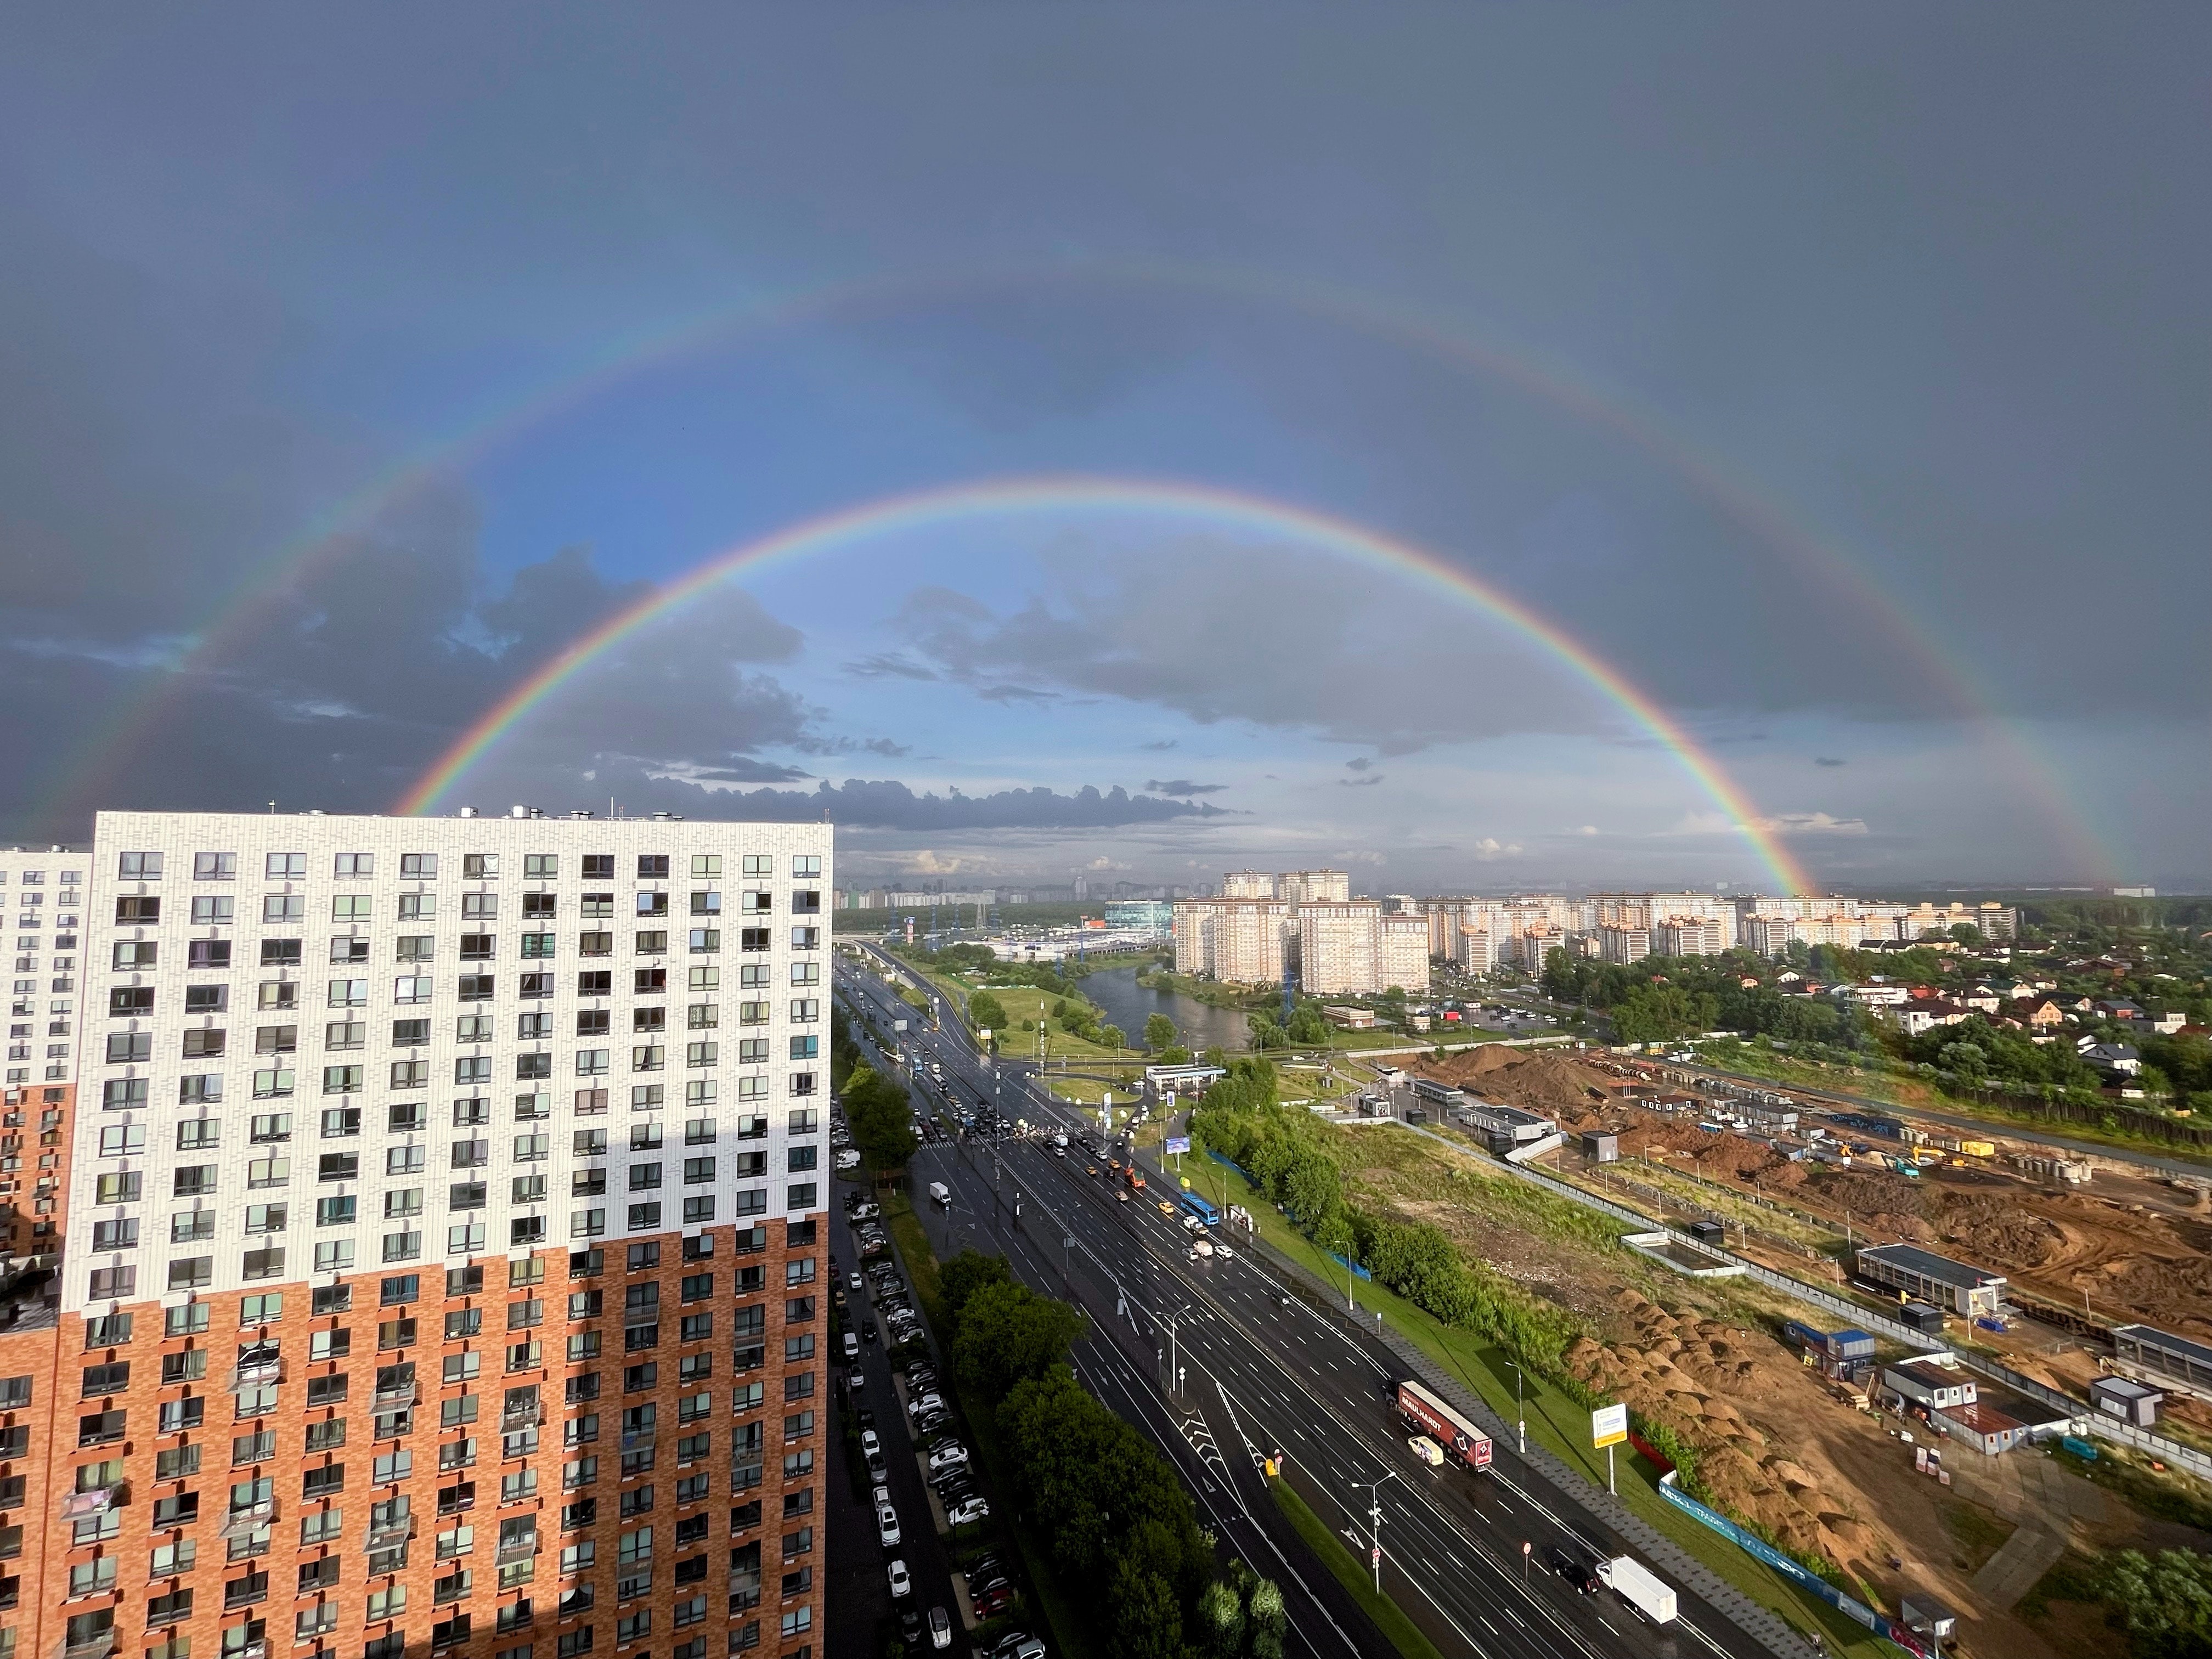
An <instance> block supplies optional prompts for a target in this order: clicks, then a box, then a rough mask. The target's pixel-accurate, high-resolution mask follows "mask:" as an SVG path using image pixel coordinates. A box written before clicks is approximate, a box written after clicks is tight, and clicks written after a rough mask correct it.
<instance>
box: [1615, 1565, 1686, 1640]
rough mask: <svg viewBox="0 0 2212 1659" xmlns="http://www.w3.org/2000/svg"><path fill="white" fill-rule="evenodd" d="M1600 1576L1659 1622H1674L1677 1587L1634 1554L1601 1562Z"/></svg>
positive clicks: (1635, 1605) (1634, 1605)
mask: <svg viewBox="0 0 2212 1659" xmlns="http://www.w3.org/2000/svg"><path fill="white" fill-rule="evenodd" d="M1597 1576H1598V1577H1600V1578H1601V1579H1602V1580H1603V1581H1604V1582H1605V1583H1607V1585H1609V1586H1610V1587H1611V1588H1612V1590H1613V1594H1614V1595H1618V1596H1619V1597H1620V1599H1621V1600H1622V1601H1626V1602H1627V1603H1628V1605H1629V1606H1630V1607H1633V1608H1635V1609H1636V1611H1637V1612H1638V1613H1640V1614H1642V1615H1643V1616H1644V1618H1646V1619H1649V1620H1650V1621H1651V1622H1652V1623H1653V1624H1655V1625H1664V1624H1668V1623H1671V1622H1672V1621H1673V1620H1674V1613H1675V1611H1676V1609H1675V1606H1674V1586H1673V1585H1672V1584H1669V1583H1667V1581H1666V1580H1664V1579H1663V1578H1662V1577H1659V1575H1658V1574H1656V1573H1655V1572H1653V1571H1651V1570H1650V1568H1649V1567H1647V1566H1645V1565H1644V1564H1643V1563H1642V1562H1641V1561H1638V1559H1636V1558H1635V1557H1634V1556H1632V1555H1616V1556H1614V1557H1613V1559H1612V1560H1610V1561H1601V1562H1599V1563H1598V1564H1597Z"/></svg>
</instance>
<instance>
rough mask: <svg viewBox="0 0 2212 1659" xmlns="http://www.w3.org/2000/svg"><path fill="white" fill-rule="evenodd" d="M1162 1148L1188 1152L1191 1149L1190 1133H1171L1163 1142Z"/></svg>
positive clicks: (1168, 1150)
mask: <svg viewBox="0 0 2212 1659" xmlns="http://www.w3.org/2000/svg"><path fill="white" fill-rule="evenodd" d="M1161 1150H1162V1151H1164V1152H1188V1151H1189V1150H1190V1137H1189V1136H1188V1135H1170V1136H1169V1137H1168V1138H1167V1139H1166V1141H1165V1142H1164V1143H1163V1145H1162V1148H1161Z"/></svg>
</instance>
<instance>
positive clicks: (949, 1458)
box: [929, 1445, 968, 1474]
mask: <svg viewBox="0 0 2212 1659" xmlns="http://www.w3.org/2000/svg"><path fill="white" fill-rule="evenodd" d="M967 1461H968V1448H967V1447H965V1446H962V1445H951V1446H939V1448H938V1449H936V1450H935V1451H933V1452H932V1453H930V1455H929V1472H930V1473H931V1474H936V1473H937V1472H938V1471H939V1469H951V1468H958V1467H959V1466H960V1465H961V1464H963V1463H965V1462H967Z"/></svg>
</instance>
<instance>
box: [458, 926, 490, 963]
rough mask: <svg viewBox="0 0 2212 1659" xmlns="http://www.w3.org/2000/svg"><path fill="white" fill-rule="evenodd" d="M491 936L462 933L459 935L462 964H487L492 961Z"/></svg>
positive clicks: (487, 934)
mask: <svg viewBox="0 0 2212 1659" xmlns="http://www.w3.org/2000/svg"><path fill="white" fill-rule="evenodd" d="M492 955H493V945H492V936H491V935H490V934H489V933H464V934H462V935H461V960H462V961H463V962H489V961H490V960H491V959H492Z"/></svg>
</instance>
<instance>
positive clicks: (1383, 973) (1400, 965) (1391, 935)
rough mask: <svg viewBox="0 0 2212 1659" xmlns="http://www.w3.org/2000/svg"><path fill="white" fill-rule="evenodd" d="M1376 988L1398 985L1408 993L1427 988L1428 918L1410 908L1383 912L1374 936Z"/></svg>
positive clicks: (1417, 994)
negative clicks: (1393, 912)
mask: <svg viewBox="0 0 2212 1659" xmlns="http://www.w3.org/2000/svg"><path fill="white" fill-rule="evenodd" d="M1376 979H1377V980H1378V981H1380V982H1381V986H1380V988H1382V989H1383V990H1385V991H1387V990H1389V988H1390V987H1392V986H1394V985H1395V986H1396V987H1399V988H1400V989H1401V990H1402V991H1404V992H1406V993H1407V994H1408V995H1411V996H1416V997H1418V996H1421V995H1423V994H1425V993H1426V992H1427V990H1428V988H1429V919H1428V918H1427V917H1426V916H1424V915H1419V914H1417V913H1414V912H1403V913H1399V914H1386V915H1384V916H1383V918H1382V922H1381V933H1380V935H1379V938H1378V939H1377V957H1376Z"/></svg>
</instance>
